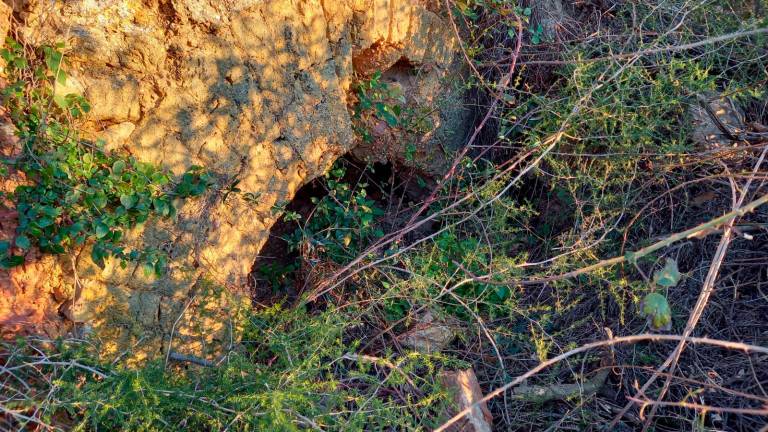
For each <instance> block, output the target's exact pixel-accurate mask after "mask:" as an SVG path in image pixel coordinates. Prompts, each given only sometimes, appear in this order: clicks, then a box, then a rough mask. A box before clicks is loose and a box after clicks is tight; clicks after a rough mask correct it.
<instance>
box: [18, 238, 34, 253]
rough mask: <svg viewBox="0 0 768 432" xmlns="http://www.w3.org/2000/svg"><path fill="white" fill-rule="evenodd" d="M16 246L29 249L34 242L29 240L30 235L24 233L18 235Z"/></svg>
mask: <svg viewBox="0 0 768 432" xmlns="http://www.w3.org/2000/svg"><path fill="white" fill-rule="evenodd" d="M16 246H17V247H19V248H21V249H24V250H27V249H29V248H30V247H32V243H31V242H30V241H29V237H27V236H25V235H24V234H22V235H20V236H18V237H16Z"/></svg>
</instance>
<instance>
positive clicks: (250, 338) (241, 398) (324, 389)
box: [0, 306, 448, 431]
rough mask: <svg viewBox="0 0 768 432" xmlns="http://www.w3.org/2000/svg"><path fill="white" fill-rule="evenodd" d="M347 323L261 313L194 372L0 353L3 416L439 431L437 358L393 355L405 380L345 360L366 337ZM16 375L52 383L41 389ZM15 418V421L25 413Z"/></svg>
mask: <svg viewBox="0 0 768 432" xmlns="http://www.w3.org/2000/svg"><path fill="white" fill-rule="evenodd" d="M351 324H353V322H350V321H349V317H348V316H347V315H345V314H340V313H337V312H335V311H328V312H324V313H320V314H314V315H310V314H308V313H307V312H305V311H304V310H302V309H295V310H289V309H284V308H281V307H279V306H275V307H272V308H267V309H263V310H260V311H256V312H253V313H252V315H251V316H250V317H249V318H248V320H247V326H246V330H245V332H244V334H243V335H242V336H243V337H242V341H243V342H242V344H241V346H240V347H239V348H238V349H237V350H236V351H232V352H230V353H228V355H227V356H226V357H225V358H222V360H221V361H220V362H217V363H216V365H215V367H205V368H203V367H197V366H195V367H193V368H192V369H190V370H186V368H184V367H181V365H180V364H178V363H172V364H170V365H168V366H167V367H166V365H165V363H164V362H163V361H162V360H158V361H153V362H150V363H148V364H146V365H144V366H143V367H141V368H135V369H129V368H124V367H122V366H116V365H114V364H112V363H111V362H109V361H100V360H96V357H95V355H94V354H95V351H97V350H98V347H95V346H91V345H88V344H86V343H83V342H82V341H68V342H62V341H60V342H59V343H58V344H57V345H56V346H51V345H50V344H45V343H40V344H38V343H36V342H35V341H32V342H31V343H32V344H34V347H32V346H31V345H26V344H22V345H19V346H6V347H5V348H7V350H6V351H4V352H5V353H7V354H0V359H2V360H3V364H4V366H6V367H7V368H9V369H3V370H2V371H0V377H3V378H6V379H11V375H10V373H11V372H10V371H11V370H12V371H13V378H14V379H11V381H13V383H11V382H7V384H8V385H6V386H3V388H2V389H0V398H2V399H3V400H6V397H10V396H13V398H12V402H11V404H10V405H6V407H7V408H8V409H12V410H14V412H16V413H28V412H31V410H33V409H34V410H35V414H34V415H35V418H36V420H37V421H39V422H42V423H45V424H49V425H51V424H52V425H57V426H61V425H62V423H64V424H66V425H67V427H66V429H67V430H72V431H90V430H121V431H178V430H217V431H218V430H227V429H228V430H236V431H265V430H269V431H298V430H305V429H306V428H312V427H315V428H321V429H323V430H335V431H345V430H347V431H357V430H362V429H366V430H418V429H421V430H425V429H431V428H434V427H435V426H437V425H438V424H439V420H440V418H439V416H440V414H441V413H442V412H443V411H442V409H444V408H442V407H444V406H445V403H446V402H447V399H448V398H447V395H446V393H445V392H444V391H443V390H442V389H441V388H440V386H439V385H438V384H437V383H436V382H435V381H434V380H433V379H432V378H431V377H432V376H435V375H436V374H437V371H436V370H435V369H436V367H437V366H439V365H440V362H441V359H440V357H439V356H432V357H430V356H424V355H418V354H409V355H405V356H402V357H400V358H397V357H395V356H391V357H389V358H388V359H387V361H389V362H391V363H390V364H396V365H397V366H398V368H399V371H400V372H402V373H399V372H397V371H392V370H391V369H389V368H386V367H382V366H381V365H376V364H372V363H370V362H363V361H356V360H355V359H354V358H352V359H351V360H350V359H345V358H344V357H345V355H347V354H348V353H351V352H354V350H355V349H356V348H358V347H359V341H355V340H349V339H347V338H346V337H345V335H344V329H345V328H346V326H348V325H351ZM0 352H3V351H0ZM404 375H405V376H407V377H408V378H407V379H406V378H405V377H404ZM420 375H422V376H426V377H427V378H419V376H420ZM41 377H45V380H40V378H41ZM15 378H18V379H22V380H24V381H25V382H30V383H31V382H38V386H42V385H43V384H42V383H43V382H47V383H50V385H49V387H48V388H41V387H38V389H39V390H40V391H42V392H41V393H35V392H32V391H31V389H30V390H28V389H27V388H26V387H25V386H24V385H23V384H21V383H20V382H19V381H15ZM38 380H39V381H38ZM411 384H413V385H416V386H417V387H418V388H411V387H409V386H410V385H411ZM389 389H408V390H407V391H408V392H409V394H410V396H409V398H408V399H402V398H398V397H397V396H396V394H397V393H398V392H399V390H398V392H395V391H391V392H390V391H389ZM383 394H391V395H392V396H383ZM16 421H17V422H18V423H17V425H19V424H20V422H22V421H23V417H17V418H16ZM33 423H34V422H30V423H29V424H30V425H31V424H33Z"/></svg>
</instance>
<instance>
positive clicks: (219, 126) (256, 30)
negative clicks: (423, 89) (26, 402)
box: [0, 0, 455, 357]
mask: <svg viewBox="0 0 768 432" xmlns="http://www.w3.org/2000/svg"><path fill="white" fill-rule="evenodd" d="M9 5H10V6H11V7H12V8H13V15H14V18H15V20H16V21H17V24H16V29H15V30H16V31H18V33H19V36H20V37H21V38H23V39H24V40H25V41H26V42H28V43H33V44H34V43H39V42H50V41H52V40H62V39H63V40H65V41H66V42H67V47H68V52H67V54H66V55H67V57H68V59H69V61H70V63H71V67H70V75H71V76H72V78H71V79H70V80H69V82H68V84H67V87H66V88H62V89H59V91H61V92H64V93H70V92H81V93H83V94H84V95H85V96H86V97H87V98H88V99H89V100H90V102H91V104H92V106H93V111H92V112H91V113H90V114H89V118H88V123H87V124H86V125H85V128H86V130H87V131H88V132H90V133H92V134H93V136H94V137H102V138H104V139H106V141H107V145H108V148H110V149H118V148H120V149H124V150H126V151H128V152H129V153H131V154H132V155H134V156H135V157H137V158H138V159H140V160H142V161H146V162H151V163H158V164H161V165H162V166H164V167H166V168H167V169H170V170H172V171H173V172H174V173H176V174H180V173H182V172H184V171H185V170H186V169H187V168H189V167H190V166H192V165H200V166H203V167H205V168H206V169H207V170H209V171H210V172H211V173H212V174H213V175H214V176H215V178H216V179H217V187H215V188H214V189H216V190H214V191H212V192H210V193H208V194H207V195H206V196H204V197H203V198H201V199H195V200H189V201H188V202H185V203H180V205H181V209H180V212H179V217H178V219H177V220H174V221H158V220H150V221H149V222H147V223H146V224H145V225H144V226H143V227H141V228H140V229H137V230H135V231H134V232H133V233H131V234H130V235H129V236H128V239H129V240H128V241H129V242H130V243H131V244H132V245H133V246H135V247H151V248H158V249H161V250H164V251H166V252H167V253H168V254H169V258H170V266H169V270H168V272H167V274H166V275H165V276H163V277H161V278H155V277H149V276H145V275H144V274H143V272H142V271H141V269H139V268H133V267H128V268H127V269H122V268H121V267H120V266H119V265H118V263H115V262H112V263H109V264H108V265H107V266H106V268H104V269H100V268H97V267H95V266H93V265H92V264H90V263H89V260H88V259H87V258H80V259H78V260H77V261H76V262H75V264H74V265H70V264H71V263H70V260H69V258H68V257H61V259H59V269H58V270H57V271H58V273H56V274H57V275H58V276H57V277H59V278H62V279H63V280H64V284H65V285H66V287H65V288H61V287H58V288H57V290H58V292H57V294H56V297H55V302H57V303H56V304H57V307H58V310H59V311H60V313H61V314H62V315H64V316H66V317H67V319H69V320H70V321H72V322H74V323H76V327H77V328H79V329H80V331H84V332H86V333H91V334H93V335H95V336H96V337H97V338H98V339H100V340H102V342H104V344H105V353H110V352H114V353H118V352H120V351H122V350H126V349H131V350H132V351H134V352H136V353H142V355H147V356H157V355H160V354H161V353H162V352H163V351H165V350H167V349H169V347H170V349H171V350H174V351H180V352H186V353H192V354H196V355H204V356H209V357H210V356H211V355H214V353H215V352H216V351H217V350H218V349H220V347H221V345H222V343H223V344H227V343H230V338H231V335H232V330H233V328H234V327H235V326H236V324H235V323H236V321H237V320H236V311H237V309H238V307H239V306H246V307H247V294H246V293H245V292H244V289H245V287H246V285H247V284H246V278H247V275H248V273H249V271H250V270H251V265H252V263H253V260H254V257H255V256H256V255H257V253H258V251H259V249H260V247H261V246H262V244H264V242H265V241H266V239H267V236H268V233H269V228H270V227H271V226H272V224H273V223H274V222H275V221H276V218H277V217H278V216H279V214H276V213H275V212H274V211H273V208H274V207H275V206H276V205H279V204H280V203H282V202H287V201H289V200H290V199H291V198H292V197H293V195H294V193H295V192H296V191H297V189H298V188H299V187H301V186H302V185H304V184H305V183H307V182H308V181H310V180H312V179H313V178H315V177H317V176H319V175H321V174H322V173H323V172H325V170H326V169H327V168H329V166H330V165H331V164H332V163H333V162H334V160H335V159H337V158H338V157H339V156H341V155H342V154H344V153H346V152H348V151H350V150H351V149H352V148H353V147H354V146H355V143H356V138H355V135H354V132H353V128H352V124H351V121H350V115H349V111H348V95H349V91H350V86H351V85H352V83H353V80H354V76H355V73H356V72H357V73H358V74H363V75H364V74H367V73H370V72H372V71H373V70H385V69H386V68H388V67H389V66H391V65H393V64H394V63H396V62H398V61H399V60H402V59H405V60H407V61H408V63H409V64H412V65H417V66H424V67H425V69H428V70H433V71H436V72H435V73H439V71H440V70H442V69H444V68H446V67H448V65H449V64H451V61H452V60H453V57H454V48H455V43H454V40H453V33H452V30H451V27H450V25H448V24H447V23H446V21H445V20H444V19H443V18H441V17H440V11H439V10H438V8H437V6H436V5H431V4H428V2H425V1H419V0H229V1H220V0H143V1H138V0H68V1H32V2H25V1H20V0H15V1H14V2H10V3H9ZM235 181H238V182H239V183H238V185H237V187H238V188H240V189H241V190H242V191H243V192H249V193H251V194H254V195H253V196H256V197H258V199H257V200H255V201H254V200H250V201H246V200H244V199H242V198H241V197H240V195H237V196H234V195H231V196H229V197H228V198H227V199H226V200H223V197H224V196H225V194H224V193H223V192H222V190H223V189H224V188H226V186H227V185H230V184H232V183H233V182H235ZM86 255H87V254H86ZM14 271H16V270H14ZM18 271H25V270H23V269H19V270H18ZM75 273H76V275H75ZM51 274H54V273H51ZM62 274H63V275H62ZM11 276H12V275H11ZM75 276H76V277H75ZM10 279H12V278H10ZM38 285H41V284H38ZM42 285H43V286H47V285H45V284H42ZM48 285H50V284H48ZM3 289H4V290H5V291H6V292H4V293H3V294H4V297H8V296H10V297H13V296H14V295H16V294H15V293H18V292H21V291H25V292H26V291H28V290H30V289H32V290H34V289H38V288H34V287H26V286H24V284H23V283H21V284H15V285H14V284H11V285H8V284H6V285H5V286H4V287H3ZM40 289H43V288H40ZM39 295H40V296H51V295H52V294H51V293H48V292H41V293H39ZM22 309H23V306H20V305H18V304H17V305H11V304H10V303H9V302H8V301H5V303H3V304H0V320H2V319H4V318H3V316H4V315H3V314H6V315H7V314H10V313H12V314H13V315H14V316H15V317H16V321H14V323H15V324H14V325H16V326H17V327H18V326H19V325H20V326H21V327H23V322H24V316H25V315H24V313H25V312H24V311H23V310H22ZM48 315H50V314H48ZM19 317H21V318H19ZM19 322H21V323H22V324H18V323H19ZM5 327H6V330H7V329H8V328H10V327H9V326H5Z"/></svg>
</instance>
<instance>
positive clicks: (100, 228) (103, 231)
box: [94, 222, 109, 239]
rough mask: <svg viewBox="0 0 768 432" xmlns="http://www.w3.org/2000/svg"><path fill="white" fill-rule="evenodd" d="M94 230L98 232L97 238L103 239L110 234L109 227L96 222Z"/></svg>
mask: <svg viewBox="0 0 768 432" xmlns="http://www.w3.org/2000/svg"><path fill="white" fill-rule="evenodd" d="M94 228H95V230H96V238H99V239H101V238H104V237H105V236H106V235H107V234H109V227H108V226H107V225H106V224H105V223H103V222H96V226H95V227H94Z"/></svg>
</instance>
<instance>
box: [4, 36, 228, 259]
mask: <svg viewBox="0 0 768 432" xmlns="http://www.w3.org/2000/svg"><path fill="white" fill-rule="evenodd" d="M63 48H64V46H63V44H55V45H45V46H41V47H39V48H36V49H33V48H30V47H27V46H25V45H22V44H21V43H19V42H17V41H15V40H13V39H11V38H8V39H7V40H6V45H5V48H3V49H2V50H1V51H0V56H1V57H2V58H3V60H4V62H5V76H6V79H7V80H8V85H7V86H6V87H5V88H4V89H3V90H2V92H1V93H0V96H1V97H2V104H3V107H4V109H5V111H6V113H7V115H8V116H9V117H10V119H11V121H12V122H13V124H14V126H15V129H16V135H17V136H18V139H19V145H18V146H17V147H20V148H15V149H13V150H12V153H13V154H12V155H11V156H9V157H7V158H6V159H4V160H3V171H2V174H3V176H5V177H7V176H8V175H9V174H11V173H14V172H15V173H18V174H19V175H18V176H17V178H19V179H21V180H20V184H19V185H18V186H17V187H16V188H15V190H13V191H12V192H7V193H6V194H5V195H4V197H3V198H4V199H5V201H6V205H9V206H11V207H14V208H15V210H16V212H17V213H18V218H19V224H18V227H17V229H16V235H15V238H14V239H12V240H3V241H0V257H1V258H0V266H2V267H3V268H9V267H14V266H18V265H21V264H22V263H24V257H25V255H26V254H27V252H28V251H29V250H30V249H31V248H32V247H38V248H39V249H40V250H41V251H42V252H46V253H53V254H61V253H66V252H72V251H74V250H76V249H79V248H81V247H83V246H85V245H91V246H92V248H91V258H92V259H93V261H94V263H96V264H97V265H99V266H103V265H104V261H105V259H106V258H108V257H114V258H117V259H119V260H120V262H121V265H123V266H126V265H127V263H128V262H137V263H141V264H143V265H144V267H145V270H146V272H148V273H155V274H160V273H162V272H163V270H164V269H165V267H166V264H167V257H166V255H165V254H164V253H163V252H161V251H158V250H153V249H149V248H146V249H128V248H126V247H125V246H124V245H123V244H122V243H121V240H122V239H123V236H124V233H125V232H126V231H127V230H129V229H131V228H133V227H136V226H137V225H139V224H142V223H144V222H145V221H147V220H148V218H149V217H150V216H152V215H154V216H158V217H162V218H173V217H174V216H175V214H176V208H175V206H174V200H175V199H177V198H186V197H193V196H198V195H201V194H202V193H204V192H205V190H206V189H208V188H209V187H210V186H211V185H212V184H213V178H212V176H211V175H210V174H208V173H207V172H206V171H205V170H204V169H203V168H202V167H199V166H193V167H191V168H190V169H189V170H188V171H187V172H186V173H184V174H183V175H182V176H181V177H180V178H179V179H177V180H176V181H173V180H172V177H171V174H170V173H168V172H166V171H164V170H163V169H161V168H160V167H158V166H155V165H152V164H149V163H144V162H141V161H139V160H137V159H136V158H134V157H132V156H130V155H127V154H124V153H120V152H108V151H107V150H106V149H105V146H104V144H105V143H104V141H102V140H97V141H95V142H92V141H89V140H86V139H83V138H81V136H80V134H79V133H78V130H77V128H76V125H77V122H78V120H80V119H82V118H83V117H84V116H85V115H86V114H87V113H88V112H89V111H90V109H91V106H90V104H89V103H88V101H87V100H86V99H85V98H84V97H83V96H81V95H78V94H74V93H68V94H62V92H61V91H60V88H61V86H63V85H64V84H66V81H67V73H66V72H65V64H66V62H65V58H64V54H63V52H62V49H63Z"/></svg>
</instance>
